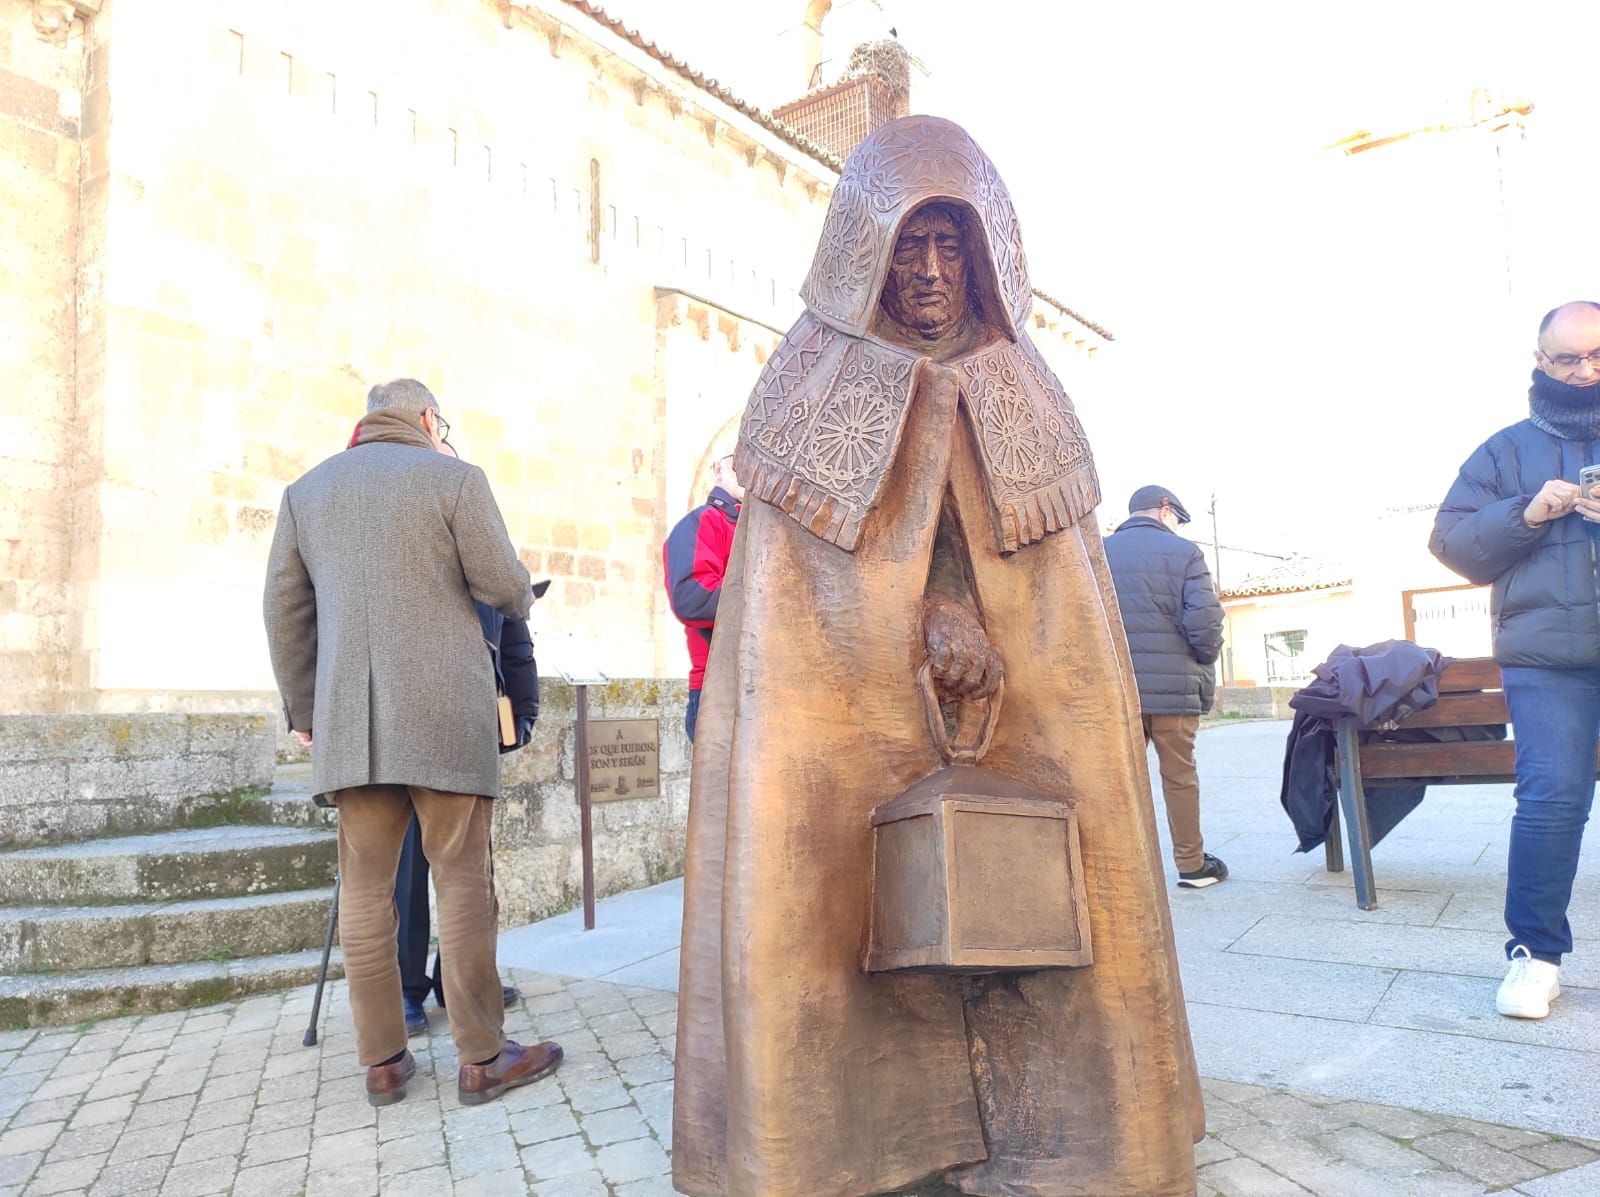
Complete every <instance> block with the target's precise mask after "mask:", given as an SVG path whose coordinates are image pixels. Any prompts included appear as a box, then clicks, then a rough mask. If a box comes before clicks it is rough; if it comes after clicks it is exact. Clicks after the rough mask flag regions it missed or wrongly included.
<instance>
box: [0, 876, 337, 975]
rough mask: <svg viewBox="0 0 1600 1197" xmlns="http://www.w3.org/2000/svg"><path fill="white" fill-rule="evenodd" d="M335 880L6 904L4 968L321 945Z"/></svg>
mask: <svg viewBox="0 0 1600 1197" xmlns="http://www.w3.org/2000/svg"><path fill="white" fill-rule="evenodd" d="M332 899H333V887H332V886H326V887H323V888H321V889H309V890H295V891H293V892H290V893H270V894H253V895H248V896H244V897H225V898H201V899H198V900H188V901H178V902H159V903H125V904H121V905H115V906H11V907H0V972H6V973H41V972H61V971H64V970H71V969H88V968H102V969H103V968H119V967H120V968H127V967H134V966H138V965H146V964H181V963H184V962H186V961H206V960H209V961H212V962H215V963H221V962H224V961H228V960H235V959H239V958H242V957H247V956H275V955H281V954H283V953H287V952H299V951H304V950H307V949H310V948H313V947H317V948H320V947H321V945H322V939H323V935H324V934H325V933H326V931H327V924H328V906H329V903H330V902H331V901H332Z"/></svg>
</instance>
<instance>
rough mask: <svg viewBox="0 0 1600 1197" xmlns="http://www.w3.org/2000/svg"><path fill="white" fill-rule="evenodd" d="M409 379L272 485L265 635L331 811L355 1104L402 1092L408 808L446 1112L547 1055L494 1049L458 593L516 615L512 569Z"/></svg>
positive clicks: (491, 916) (496, 994) (430, 408)
mask: <svg viewBox="0 0 1600 1197" xmlns="http://www.w3.org/2000/svg"><path fill="white" fill-rule="evenodd" d="M448 430H449V425H448V424H447V423H446V422H445V420H444V418H443V417H442V416H441V415H440V414H439V405H438V402H437V401H436V400H435V399H434V397H433V395H432V393H431V392H429V390H428V388H427V387H425V386H423V385H422V384H421V383H420V382H417V381H415V380H412V379H401V380H398V381H396V382H391V383H385V384H383V385H380V386H376V387H373V388H372V391H371V392H370V393H369V394H368V396H367V414H366V415H365V416H364V417H362V420H361V423H360V425H359V426H358V430H357V435H356V438H355V444H354V447H352V448H351V449H348V450H346V451H345V452H342V453H338V454H336V455H335V456H333V457H330V458H329V459H328V460H326V461H324V462H323V463H322V464H321V465H318V466H316V467H315V468H313V469H311V470H309V471H308V472H307V473H306V474H304V475H303V476H302V477H301V478H300V479H299V480H297V481H296V482H293V483H291V484H290V486H289V487H288V489H287V490H285V492H284V496H283V504H282V506H281V507H280V508H279V511H278V526H277V532H276V534H275V535H274V537H273V541H272V552H271V557H270V559H269V561H268V566H267V583H266V595H265V601H264V610H265V616H266V625H267V644H268V648H269V650H270V652H271V655H272V668H273V672H274V674H275V675H276V676H277V681H278V689H279V690H280V691H281V693H282V695H283V702H284V714H285V716H286V718H287V719H288V721H289V726H290V728H292V729H293V730H294V731H295V733H296V734H297V735H298V736H299V737H300V738H301V740H302V741H303V742H304V743H306V744H308V745H309V746H310V747H311V771H312V791H313V793H314V794H315V797H316V801H317V803H318V804H319V805H325V806H326V805H331V806H336V807H338V810H339V875H340V902H339V941H340V944H341V946H342V949H343V953H344V969H345V978H346V980H347V981H348V983H349V991H350V1008H351V1013H352V1015H353V1016H354V1019H355V1028H356V1047H357V1051H358V1052H359V1054H360V1059H361V1062H362V1063H363V1064H365V1065H367V1099H368V1100H369V1101H370V1102H371V1103H372V1104H373V1105H388V1104H390V1103H392V1102H396V1101H399V1100H401V1099H402V1098H403V1097H404V1096H405V1086H406V1082H407V1081H408V1080H409V1079H410V1077H411V1076H412V1074H413V1073H414V1072H415V1071H416V1061H415V1060H414V1059H413V1058H412V1056H411V1053H410V1052H409V1051H407V1050H406V1027H405V1016H404V1014H403V1012H402V1007H401V1002H400V973H399V968H398V965H397V963H396V958H395V908H394V885H395V869H396V866H397V864H398V862H399V859H400V849H401V844H402V842H403V841H404V839H405V834H406V828H407V826H408V825H409V823H410V821H411V815H412V812H413V810H414V811H415V812H416V816H417V822H418V823H419V825H420V826H421V829H422V842H423V847H424V850H425V851H426V853H427V856H428V859H429V861H431V862H432V864H433V869H434V888H435V892H436V894H437V896H438V904H439V941H440V949H441V951H442V952H443V953H444V955H445V956H446V957H447V958H448V959H449V960H450V971H448V972H447V973H445V978H444V985H445V996H446V1000H447V1004H448V1006H449V1009H450V1025H451V1029H452V1031H453V1033H454V1037H455V1044H456V1053H457V1056H458V1057H459V1061H460V1075H459V1081H458V1085H459V1092H460V1099H461V1102H462V1103H463V1104H465V1105H474V1104H478V1103H480V1102H484V1101H489V1100H491V1099H493V1098H495V1097H497V1096H499V1095H500V1094H501V1093H503V1092H504V1091H505V1090H507V1089H509V1088H512V1087H513V1086H516V1085H521V1084H526V1083H528V1082H529V1081H532V1080H535V1079H537V1078H538V1077H540V1076H542V1075H544V1074H546V1073H548V1072H549V1071H550V1070H551V1069H553V1068H554V1067H555V1066H556V1065H557V1064H558V1063H559V1062H560V1059H561V1048H560V1047H559V1046H558V1045H556V1044H554V1043H543V1044H539V1045H537V1046H534V1047H531V1048H524V1047H523V1046H522V1045H520V1044H518V1043H515V1042H512V1041H510V1040H507V1039H506V1037H505V1034H504V1029H503V1024H504V1006H503V1002H502V998H501V984H500V974H499V970H498V968H497V966H496V963H495V943H496V938H497V934H498V914H499V906H498V903H497V902H496V900H495V894H494V870H493V864H492V860H491V856H490V850H489V827H490V822H491V818H492V813H493V807H492V800H493V799H494V798H497V797H498V796H499V794H500V771H499V734H498V720H497V713H496V709H495V683H494V673H493V667H492V665H491V663H490V659H489V652H488V649H487V647H486V646H485V644H484V640H483V633H482V627H481V625H480V623H479V621H478V614H477V611H476V609H475V607H474V605H473V602H474V600H478V601H481V602H484V603H487V604H488V605H489V606H491V607H494V608H496V609H497V610H499V611H502V612H504V613H505V614H506V615H508V616H511V617H513V618H516V619H525V618H527V616H528V613H529V609H530V608H531V606H532V603H533V592H532V589H531V587H530V585H529V579H528V571H527V568H526V567H525V566H524V565H523V564H522V562H521V561H519V560H518V559H517V554H516V550H515V549H514V548H513V547H512V544H511V538H510V537H509V536H508V535H507V533H506V527H505V522H504V520H503V519H502V518H501V516H500V509H499V507H498V506H497V505H496V504H495V501H494V496H493V494H491V493H490V490H489V481H488V479H487V478H486V477H485V476H484V474H483V471H482V470H480V469H478V468H477V467H476V466H473V465H469V464H467V463H466V462H464V461H458V460H456V459H455V458H453V457H449V456H446V455H445V454H443V453H440V452H438V451H437V450H438V448H439V446H440V445H441V444H443V442H444V438H445V435H446V434H447V432H448Z"/></svg>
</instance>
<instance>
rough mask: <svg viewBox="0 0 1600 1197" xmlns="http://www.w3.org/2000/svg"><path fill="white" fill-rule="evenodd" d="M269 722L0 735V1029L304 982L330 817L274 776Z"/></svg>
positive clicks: (294, 783)
mask: <svg viewBox="0 0 1600 1197" xmlns="http://www.w3.org/2000/svg"><path fill="white" fill-rule="evenodd" d="M275 722H276V721H275V719H274V718H273V717H272V716H269V715H265V714H249V713H246V714H240V715H207V714H193V715H191V714H171V713H150V714H133V715H105V716H102V715H61V716H17V717H15V718H13V717H11V716H7V717H6V718H5V719H3V720H0V1027H24V1026H36V1025H41V1024H49V1023H63V1022H77V1021H81V1020H83V1019H86V1018H97V1017H102V1016H106V1015H117V1014H132V1013H145V1012H153V1011H160V1010H172V1009H177V1008H180V1007H185V1006H199V1005H205V1004H207V1003H211V1002H219V1001H226V1000H230V999H232V998H236V997H239V996H241V995H244V994H249V993H257V992H260V991H263V990H269V989H278V988H283V987H285V986H291V985H303V984H305V983H306V982H308V981H311V980H313V979H315V977H316V970H317V966H318V963H319V961H320V959H321V948H322V943H323V936H324V935H325V934H326V931H327V926H328V907H329V904H330V902H331V900H332V897H333V881H334V876H335V873H336V871H337V869H338V834H337V832H336V830H335V828H336V827H337V817H338V816H337V814H336V812H334V811H332V810H325V809H322V808H319V807H317V806H315V805H313V803H312V801H311V768H310V765H309V764H302V765H289V766H286V767H281V768H274V765H273V754H274V741H275ZM333 972H334V975H335V976H338V975H342V974H341V972H340V970H339V969H337V968H335V969H334V970H333ZM0 1187H3V1186H0Z"/></svg>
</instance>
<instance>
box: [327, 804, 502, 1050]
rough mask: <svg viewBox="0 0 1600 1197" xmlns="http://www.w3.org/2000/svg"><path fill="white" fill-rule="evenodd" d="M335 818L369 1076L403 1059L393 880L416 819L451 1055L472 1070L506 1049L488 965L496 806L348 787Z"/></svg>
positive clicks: (345, 928)
mask: <svg viewBox="0 0 1600 1197" xmlns="http://www.w3.org/2000/svg"><path fill="white" fill-rule="evenodd" d="M333 802H334V805H335V806H337V807H338V808H339V945H340V950H341V951H342V952H343V954H344V975H345V980H346V981H347V982H348V984H349V990H350V1013H351V1015H352V1017H353V1018H354V1019H355V1024H356V1052H357V1054H358V1056H359V1058H360V1061H361V1063H362V1064H365V1065H367V1066H368V1067H371V1066H372V1065H374V1064H378V1063H381V1062H382V1061H384V1060H387V1059H388V1058H389V1057H390V1056H393V1055H395V1054H396V1053H398V1052H400V1051H402V1050H404V1049H405V1046H406V1021H405V1013H404V1011H403V1009H402V1008H401V1005H400V964H399V959H398V954H397V949H396V944H395V933H396V926H397V917H396V914H395V908H394V882H395V872H396V870H397V868H398V867H399V864H400V848H401V845H402V844H403V842H404V840H405V836H406V828H407V827H408V826H409V825H410V823H411V812H412V810H413V809H415V810H416V814H417V822H418V823H419V824H420V825H421V828H422V850H423V852H424V853H425V854H426V855H427V857H428V863H429V864H430V865H432V866H433V887H434V892H435V893H436V894H437V895H438V900H439V950H440V951H441V952H442V953H443V955H444V959H446V960H448V961H449V962H450V966H449V967H448V968H446V969H445V970H444V997H445V1004H446V1006H447V1008H448V1009H449V1011H450V1031H451V1034H452V1036H453V1037H454V1038H455V1044H456V1055H457V1056H458V1057H459V1058H460V1061H461V1063H463V1064H475V1063H478V1062H479V1061H482V1060H487V1059H489V1058H491V1057H492V1056H494V1055H496V1054H497V1053H498V1052H499V1051H500V1048H501V1046H502V1045H504V1043H505V1031H504V1025H505V1005H504V1002H503V1001H502V999H501V993H500V972H499V969H498V968H497V967H496V964H495V942H496V939H497V937H498V935H499V917H500V905H499V903H498V902H497V901H496V900H495V896H494V863H493V860H492V858H491V855H490V850H489V827H490V823H491V820H492V818H493V815H494V803H493V802H492V801H491V800H490V799H488V798H481V797H479V796H478V795H476V794H446V793H441V792H440V791H438V790H430V789H427V788H425V787H423V786H354V787H351V788H349V789H344V790H339V791H337V792H336V793H335V794H334V795H333Z"/></svg>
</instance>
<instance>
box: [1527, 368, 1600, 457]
mask: <svg viewBox="0 0 1600 1197" xmlns="http://www.w3.org/2000/svg"><path fill="white" fill-rule="evenodd" d="M1528 418H1529V419H1531V420H1532V421H1533V425H1534V427H1535V428H1541V429H1543V430H1544V431H1545V432H1548V433H1549V434H1550V435H1551V436H1558V437H1560V438H1561V439H1562V440H1564V441H1594V440H1600V385H1596V386H1589V387H1575V386H1572V385H1571V384H1569V383H1565V382H1560V381H1558V380H1557V379H1554V378H1551V377H1550V376H1549V375H1548V374H1546V373H1545V372H1544V371H1543V370H1535V371H1534V372H1533V386H1531V387H1529V388H1528Z"/></svg>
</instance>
